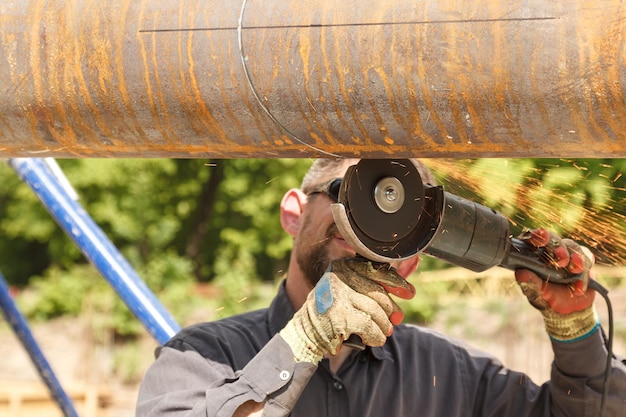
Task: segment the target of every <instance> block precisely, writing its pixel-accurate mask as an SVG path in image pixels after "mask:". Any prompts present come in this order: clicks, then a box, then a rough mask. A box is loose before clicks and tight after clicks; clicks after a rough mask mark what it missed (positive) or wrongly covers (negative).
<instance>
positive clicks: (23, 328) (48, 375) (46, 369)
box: [0, 272, 78, 417]
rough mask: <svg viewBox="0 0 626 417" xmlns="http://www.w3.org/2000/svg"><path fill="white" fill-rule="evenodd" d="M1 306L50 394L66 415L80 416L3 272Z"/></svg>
mask: <svg viewBox="0 0 626 417" xmlns="http://www.w3.org/2000/svg"><path fill="white" fill-rule="evenodd" d="M0 307H2V313H3V315H4V317H5V318H6V320H7V322H9V324H10V325H11V327H12V328H13V331H14V332H15V334H16V335H17V337H18V338H19V339H20V341H21V342H22V345H23V346H24V348H25V349H26V351H27V352H28V355H29V356H30V358H31V360H32V361H33V363H34V364H35V367H36V368H37V371H38V372H39V375H41V379H43V381H44V383H45V384H46V385H47V386H48V389H49V390H50V394H51V395H52V397H53V398H54V399H55V401H56V402H57V404H59V407H60V408H61V411H62V412H63V415H65V417H78V413H77V412H76V409H75V408H74V403H72V400H71V399H70V397H69V396H68V395H67V394H66V393H65V391H64V390H63V388H62V387H61V384H60V383H59V380H58V379H57V377H56V375H55V374H54V372H53V371H52V368H51V367H50V365H49V364H48V361H47V360H46V358H45V357H44V355H43V352H42V351H41V349H39V345H38V344H37V342H36V341H35V338H34V337H33V334H32V333H31V331H30V329H29V327H28V323H27V322H26V319H25V318H24V316H23V315H22V314H21V313H20V311H19V310H18V308H17V306H16V305H15V303H14V302H13V300H12V299H11V295H10V294H9V286H8V284H7V283H6V281H5V279H4V276H3V275H2V273H1V272H0Z"/></svg>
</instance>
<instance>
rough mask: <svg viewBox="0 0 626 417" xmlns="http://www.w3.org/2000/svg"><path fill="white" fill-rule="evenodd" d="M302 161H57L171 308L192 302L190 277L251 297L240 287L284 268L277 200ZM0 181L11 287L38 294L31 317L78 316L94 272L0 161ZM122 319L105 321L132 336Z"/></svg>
mask: <svg viewBox="0 0 626 417" xmlns="http://www.w3.org/2000/svg"><path fill="white" fill-rule="evenodd" d="M310 163H311V162H310V161H308V160H305V159H302V160H295V159H294V160H254V159H244V160H212V161H207V160H171V159H128V160H125V159H121V160H114V159H76V160H61V161H59V164H60V165H61V167H62V169H63V171H64V173H65V175H66V176H67V177H68V179H69V181H70V183H71V184H72V185H73V187H74V188H75V189H76V191H77V193H78V195H79V196H80V203H81V205H82V206H83V207H84V208H85V209H86V211H87V212H88V213H89V214H90V215H91V216H92V217H93V219H94V221H95V222H96V223H97V224H98V225H99V226H100V227H101V228H102V229H103V231H104V232H105V233H106V235H107V236H108V237H109V239H110V240H111V241H112V242H113V243H114V245H115V246H116V247H117V248H118V249H119V250H120V251H121V252H122V254H123V255H124V256H125V257H126V258H127V259H128V260H129V261H130V263H131V264H132V265H133V267H134V268H135V269H136V270H137V272H138V273H139V275H140V276H141V277H142V278H143V279H145V280H146V282H147V283H148V285H149V286H150V287H151V288H152V289H153V290H154V291H156V292H157V294H158V295H159V297H160V298H161V299H162V300H163V302H164V303H165V304H166V306H167V307H172V306H173V310H180V309H181V308H183V309H184V307H185V306H187V307H190V306H191V304H190V303H189V302H185V301H186V300H185V297H189V294H190V293H191V290H190V286H191V285H193V283H194V282H196V281H212V280H214V278H215V276H216V274H218V273H219V274H220V275H222V276H224V278H222V279H221V280H220V282H218V284H219V285H220V286H222V287H225V288H226V287H228V286H229V285H230V286H232V285H233V284H230V283H229V282H228V280H235V281H237V285H239V286H240V288H242V290H244V289H245V291H246V292H249V291H250V290H249V285H248V284H250V283H254V282H259V281H262V280H268V281H272V280H274V279H275V278H276V277H277V276H278V275H279V274H280V271H281V270H284V269H285V266H286V264H287V261H286V259H287V256H288V253H289V249H290V246H291V237H290V236H288V235H287V234H286V233H284V232H283V231H282V229H281V227H280V221H279V217H278V210H279V204H280V200H281V198H282V196H283V194H284V192H285V191H286V190H287V189H289V188H291V187H298V186H299V183H300V180H301V177H302V175H303V174H304V172H306V170H307V169H308V166H309V165H310ZM0 176H1V177H2V181H0V270H1V271H3V273H4V275H5V276H6V277H7V280H9V282H10V283H11V284H12V285H16V286H22V287H23V286H25V285H26V284H28V283H29V282H30V283H31V284H33V285H32V286H33V288H34V289H35V290H36V292H37V293H38V294H39V296H35V295H31V296H30V298H29V300H30V301H26V304H28V303H30V305H28V306H27V310H28V311H29V312H31V313H32V315H34V316H39V317H42V318H46V317H54V316H56V315H60V314H76V313H77V308H80V307H81V306H84V298H85V294H86V293H88V292H90V291H97V292H100V291H102V287H101V286H99V285H100V284H97V285H96V284H94V283H93V282H91V281H93V280H94V275H93V274H91V273H89V274H87V273H85V271H86V269H85V268H87V270H91V271H93V268H91V267H90V266H89V265H86V264H87V261H86V260H85V259H84V257H83V255H82V254H81V253H80V251H79V249H78V248H77V247H76V246H75V245H74V243H73V242H72V241H71V240H70V239H69V238H68V237H67V236H66V235H65V233H64V232H63V231H62V230H61V229H60V227H58V226H57V225H56V223H55V222H54V220H53V219H52V218H51V216H50V215H49V214H48V213H47V212H46V210H45V209H44V207H43V206H42V205H41V203H40V202H39V201H38V199H37V198H36V196H35V194H34V193H33V192H32V190H31V189H30V188H29V187H28V186H27V185H26V184H24V183H22V182H20V181H19V179H18V178H17V176H16V174H15V173H14V172H13V171H12V170H11V169H10V168H9V167H8V166H7V165H4V164H2V165H0ZM89 268H91V269H89ZM225 277H228V278H225ZM96 280H98V278H96ZM99 281H102V280H101V279H100V280H99ZM111 295H112V293H111ZM232 297H233V298H237V299H239V297H240V296H239V295H238V294H233V295H232ZM107 300H109V298H108V295H107V296H106V297H102V298H101V299H100V301H97V302H95V304H94V303H92V306H93V305H95V307H94V308H95V309H96V310H99V311H103V310H107V309H112V310H115V311H117V310H119V309H118V308H117V307H115V306H111V305H110V304H111V303H112V302H113V303H119V301H107ZM98 303H99V304H98ZM37 308H38V310H37ZM121 310H123V311H124V310H125V309H123V308H122V309H121ZM181 314H182V312H181ZM129 319H130V315H129V313H128V312H122V313H121V315H120V316H116V315H112V316H111V320H113V321H117V322H118V324H116V325H115V326H116V327H117V328H118V330H120V333H129V334H130V333H133V332H135V331H136V330H137V329H135V328H133V325H132V324H128V325H124V324H123V323H130V322H132V320H129ZM124 326H127V327H128V326H130V328H128V329H124Z"/></svg>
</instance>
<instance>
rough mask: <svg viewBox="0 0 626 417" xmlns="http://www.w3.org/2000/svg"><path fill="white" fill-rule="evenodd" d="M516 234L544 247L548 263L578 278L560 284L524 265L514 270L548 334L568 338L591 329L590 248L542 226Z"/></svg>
mask: <svg viewBox="0 0 626 417" xmlns="http://www.w3.org/2000/svg"><path fill="white" fill-rule="evenodd" d="M520 238H521V239H522V240H524V241H526V242H527V243H528V244H530V245H532V246H534V247H536V248H544V249H545V255H546V262H547V263H548V264H549V265H552V266H554V267H555V268H564V269H566V270H567V271H568V272H569V273H571V274H573V275H579V277H580V278H581V279H579V280H577V281H574V282H573V283H572V284H568V285H564V284H555V283H551V282H549V281H544V280H542V279H540V278H539V277H538V276H537V275H536V274H534V273H533V272H531V271H529V270H526V269H520V270H517V271H515V279H516V280H517V282H518V284H519V285H520V288H521V289H522V292H523V293H524V295H526V297H527V298H528V300H529V302H530V303H531V304H532V305H533V306H534V307H535V308H537V309H538V310H539V311H541V313H542V314H543V316H544V322H545V325H546V330H547V332H548V334H549V335H550V336H551V337H553V338H554V339H557V340H561V341H571V340H576V339H578V338H580V337H584V336H585V335H587V334H589V333H590V332H591V331H593V330H594V329H595V328H596V326H597V323H598V320H597V316H596V313H595V310H594V308H593V301H594V297H595V291H593V290H591V289H589V288H588V283H589V278H590V276H591V274H592V270H591V268H592V266H593V262H594V257H593V254H592V253H591V251H589V249H588V248H586V247H584V246H580V245H579V244H577V243H576V242H574V241H573V240H571V239H561V238H560V237H559V236H557V235H556V234H554V233H550V232H548V231H547V230H545V229H535V230H531V231H528V232H525V233H524V234H523V235H522V236H521V237H520Z"/></svg>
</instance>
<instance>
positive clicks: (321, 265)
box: [296, 225, 336, 287]
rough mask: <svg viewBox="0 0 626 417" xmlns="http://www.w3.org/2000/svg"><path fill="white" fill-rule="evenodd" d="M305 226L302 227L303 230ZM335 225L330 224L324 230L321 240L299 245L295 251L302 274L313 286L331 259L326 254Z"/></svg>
mask: <svg viewBox="0 0 626 417" xmlns="http://www.w3.org/2000/svg"><path fill="white" fill-rule="evenodd" d="M305 230H306V228H303V231H305ZM335 230H336V226H335V225H332V226H331V227H329V228H328V230H327V231H326V238H325V239H324V240H322V241H321V242H316V243H315V244H312V245H310V246H309V247H308V248H303V247H300V248H298V251H297V258H296V261H297V262H298V266H299V267H300V269H301V270H302V272H303V273H304V276H305V278H306V280H307V281H308V283H309V284H311V287H315V285H316V284H317V281H319V280H320V278H321V277H322V275H324V272H326V269H327V268H328V265H330V262H331V261H332V259H330V255H329V254H328V246H329V245H330V242H331V241H332V237H333V236H334V234H335Z"/></svg>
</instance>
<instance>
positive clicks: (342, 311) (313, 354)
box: [280, 259, 415, 364]
mask: <svg viewBox="0 0 626 417" xmlns="http://www.w3.org/2000/svg"><path fill="white" fill-rule="evenodd" d="M389 293H391V294H394V295H396V296H398V297H401V298H405V299H410V298H412V297H413V296H414V295H415V288H413V286H412V285H411V284H410V283H408V282H407V281H406V280H405V279H404V278H402V277H401V276H400V275H398V273H397V272H396V270H395V269H393V268H392V267H390V266H389V265H388V264H382V265H381V264H377V265H373V264H372V263H371V262H366V261H362V260H356V259H344V260H339V261H334V262H333V263H332V264H331V265H330V267H329V268H328V270H327V271H326V273H324V275H323V276H322V278H321V279H320V280H319V282H318V283H317V285H316V286H315V288H314V289H313V290H312V291H311V292H310V293H309V295H308V297H307V300H306V302H305V303H304V305H303V306H302V307H301V308H300V310H298V311H297V312H296V314H295V315H294V317H293V318H292V319H291V320H290V321H289V323H287V325H286V326H285V328H284V329H283V330H281V332H280V335H281V337H282V338H283V339H284V340H285V341H286V342H287V344H288V345H289V346H290V347H291V349H292V351H293V354H294V358H295V360H296V361H297V362H310V363H315V364H317V363H318V362H319V361H320V360H321V359H322V358H323V357H324V355H325V354H330V355H336V354H337V353H338V351H339V349H340V347H341V344H342V343H343V342H344V341H345V340H346V339H347V338H348V337H349V336H350V335H351V334H356V335H358V336H360V337H361V339H362V341H363V343H364V344H366V345H368V346H382V345H384V344H385V342H386V340H387V337H389V336H391V333H392V332H393V325H394V324H399V323H400V322H401V321H402V319H403V318H404V314H403V313H402V310H401V309H400V307H399V306H398V305H397V304H396V303H395V302H394V301H393V300H392V299H391V297H390V296H389Z"/></svg>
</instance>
